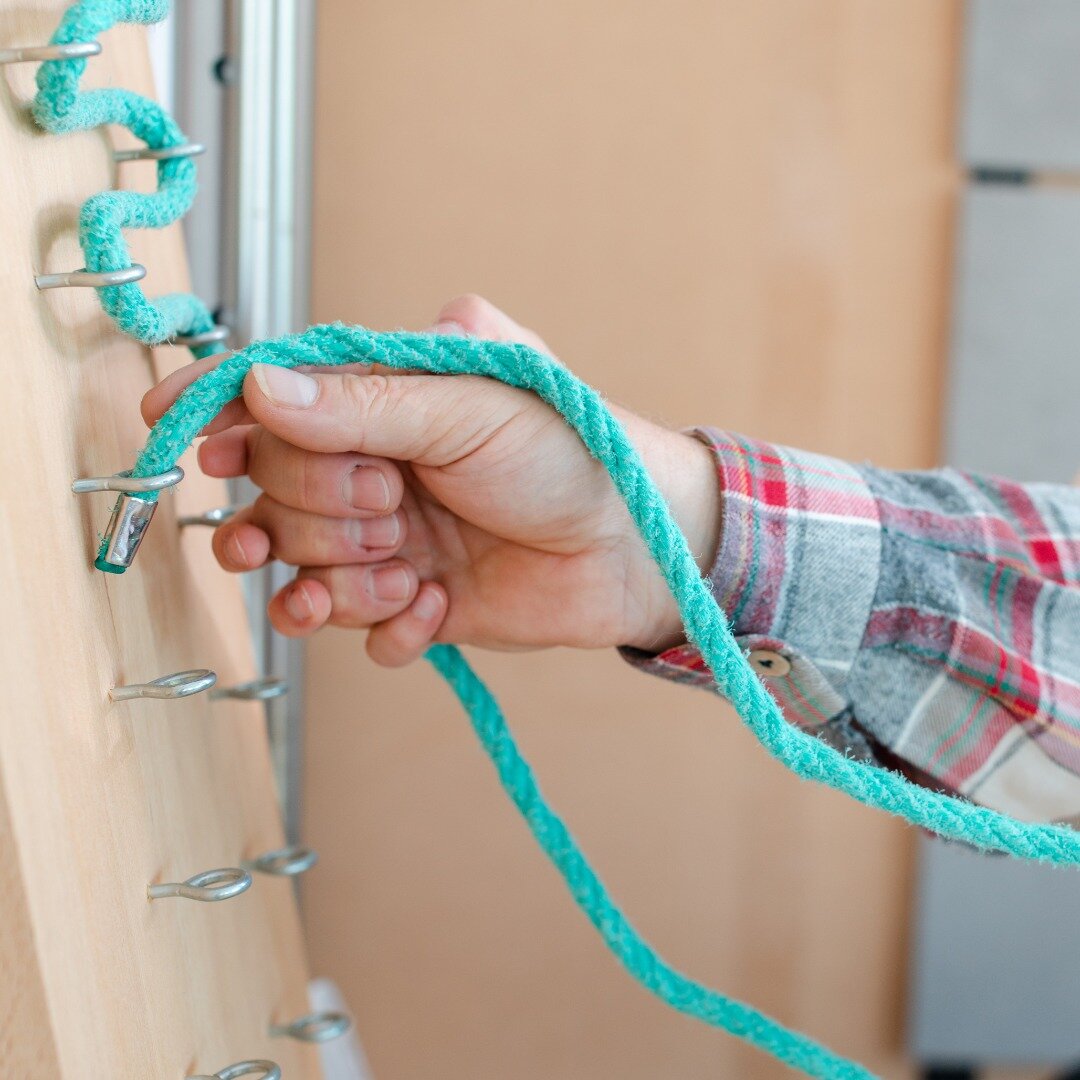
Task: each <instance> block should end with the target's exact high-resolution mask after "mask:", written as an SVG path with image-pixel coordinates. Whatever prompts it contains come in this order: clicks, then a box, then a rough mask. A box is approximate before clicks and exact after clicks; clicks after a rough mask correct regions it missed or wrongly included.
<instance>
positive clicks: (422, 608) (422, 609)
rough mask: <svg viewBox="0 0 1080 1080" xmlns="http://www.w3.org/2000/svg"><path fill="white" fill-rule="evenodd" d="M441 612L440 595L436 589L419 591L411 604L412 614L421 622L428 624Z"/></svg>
mask: <svg viewBox="0 0 1080 1080" xmlns="http://www.w3.org/2000/svg"><path fill="white" fill-rule="evenodd" d="M441 611H442V594H441V593H440V592H439V591H438V590H437V589H421V590H420V592H419V594H418V595H417V597H416V600H415V601H414V602H413V606H412V613H413V614H414V615H415V616H416V617H417V618H418V619H421V620H422V621H423V622H428V621H430V620H431V619H434V618H436V617H437V616H438V614H439V613H440V612H441Z"/></svg>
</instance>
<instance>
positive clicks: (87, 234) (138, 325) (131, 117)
mask: <svg viewBox="0 0 1080 1080" xmlns="http://www.w3.org/2000/svg"><path fill="white" fill-rule="evenodd" d="M168 13H169V0H82V2H81V3H77V4H74V5H73V6H72V7H70V8H68V10H67V11H66V12H65V13H64V17H63V18H62V19H61V21H60V25H59V26H58V27H57V29H56V33H54V34H53V36H52V39H51V40H52V43H53V44H57V45H68V44H71V43H73V42H92V41H95V40H96V38H97V36H98V34H101V33H104V32H105V31H106V30H109V29H110V28H112V27H113V26H115V25H116V24H117V23H120V22H126V23H143V24H146V23H155V22H160V21H161V20H162V19H164V18H165V16H166V15H168ZM86 63H87V61H86V60H49V61H46V62H45V63H43V64H42V65H41V67H40V68H39V69H38V73H37V86H38V92H37V94H36V95H35V97H34V105H33V113H34V119H35V120H36V121H37V123H38V124H39V126H41V127H42V128H44V129H45V130H46V131H49V132H52V133H53V134H54V135H63V134H66V133H68V132H72V131H87V130H89V129H91V128H96V127H101V126H102V125H104V124H116V125H119V126H120V127H124V128H127V129H128V131H130V132H131V133H132V134H133V135H135V136H136V137H137V138H139V139H141V140H142V141H143V142H145V143H146V145H147V147H149V148H150V149H152V150H162V149H166V148H170V147H176V146H183V145H185V144H186V143H187V139H186V138H185V136H184V133H183V132H182V131H181V130H180V127H179V125H178V124H177V123H176V121H175V120H173V118H172V117H171V116H169V114H168V113H167V112H166V111H165V110H164V109H163V108H162V107H161V106H160V105H159V104H158V103H157V102H156V101H151V100H150V99H149V98H145V97H142V95H140V94H136V93H133V92H132V91H131V90H119V89H112V88H108V89H102V90H80V89H79V82H80V80H81V79H82V75H83V72H84V71H85V70H86ZM195 178H196V167H195V162H194V161H192V160H191V159H190V158H185V157H177V158H171V159H168V160H163V161H159V162H158V163H157V190H156V191H155V192H154V193H153V194H152V195H144V194H141V193H139V192H135V191H102V192H100V193H99V194H97V195H91V196H90V198H89V199H87V200H86V202H85V203H83V205H82V209H81V210H80V212H79V245H80V247H81V248H82V250H83V257H84V259H85V264H86V269H87V270H90V271H92V272H99V271H106V270H124V269H126V268H127V267H129V266H130V265H131V255H130V253H129V252H128V247H127V244H126V243H125V242H124V235H123V233H122V231H121V230H122V229H162V228H164V227H165V226H166V225H171V224H172V223H173V222H175V221H179V220H180V218H182V217H183V216H184V215H185V214H186V213H187V212H188V210H190V209H191V204H192V203H193V202H194V200H195V193H196V191H197V184H196V182H195ZM97 293H98V297H99V299H100V300H101V306H102V307H103V308H104V309H105V311H106V313H107V314H108V315H110V316H111V317H112V319H113V320H114V321H115V323H116V325H117V326H118V327H119V328H120V330H122V331H123V332H124V333H125V334H128V335H129V336H131V337H133V338H136V339H137V340H138V341H141V342H143V343H144V344H146V345H160V344H161V343H162V342H165V341H168V340H170V339H171V338H174V337H176V336H177V335H195V334H203V333H206V332H207V331H210V330H213V329H214V319H213V316H212V315H211V314H210V311H209V310H208V309H207V307H206V305H205V304H203V302H202V301H201V300H199V299H197V298H196V297H194V296H192V295H190V294H188V293H172V294H170V295H168V296H161V297H158V298H157V299H156V300H149V299H147V297H146V294H145V293H144V292H143V291H142V289H141V288H140V287H139V286H138V285H137V284H135V283H131V284H128V285H110V286H109V287H107V288H103V289H98V290H97ZM191 351H192V352H193V353H194V354H195V356H197V357H202V356H212V355H214V354H215V353H219V352H223V351H224V346H223V345H222V344H221V343H220V342H213V343H211V344H207V345H199V346H193V347H192V350H191Z"/></svg>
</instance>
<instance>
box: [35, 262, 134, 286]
mask: <svg viewBox="0 0 1080 1080" xmlns="http://www.w3.org/2000/svg"><path fill="white" fill-rule="evenodd" d="M144 277H146V267H145V266H142V265H140V264H139V263H132V264H131V265H130V266H125V267H123V268H122V269H120V270H100V271H98V270H69V271H67V272H66V273H63V274H35V275H34V284H35V285H36V286H37V287H38V288H39V289H41V290H42V291H44V290H45V289H71V288H80V289H108V288H110V287H111V286H113V285H130V284H131V283H132V282H134V281H142V279H143V278H144Z"/></svg>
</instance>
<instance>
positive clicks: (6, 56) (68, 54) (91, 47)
mask: <svg viewBox="0 0 1080 1080" xmlns="http://www.w3.org/2000/svg"><path fill="white" fill-rule="evenodd" d="M100 52H101V45H100V43H98V42H96V41H69V42H67V43H66V44H64V45H27V46H24V47H23V48H19V49H0V64H28V63H35V62H37V61H39V60H83V59H85V58H86V57H88V56H97V55H98V54H99V53H100Z"/></svg>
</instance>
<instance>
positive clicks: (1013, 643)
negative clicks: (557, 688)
mask: <svg viewBox="0 0 1080 1080" xmlns="http://www.w3.org/2000/svg"><path fill="white" fill-rule="evenodd" d="M696 434H697V435H698V437H699V438H701V439H703V440H704V441H705V442H706V443H707V444H708V445H709V446H710V447H711V448H712V450H713V452H714V454H715V457H716V465H717V474H718V477H719V482H720V484H721V487H722V491H723V505H724V512H723V531H722V536H721V542H720V550H719V553H718V555H717V559H716V563H715V565H714V567H713V569H712V571H711V573H710V575H709V580H710V584H711V587H712V590H713V594H714V595H715V597H716V599H717V601H718V602H719V603H720V605H721V606H722V607H723V609H724V610H725V611H726V612H727V614H728V616H729V618H730V619H731V622H732V627H733V630H734V632H735V635H736V638H737V640H738V642H739V644H740V646H741V647H742V648H743V649H744V650H745V651H746V653H747V655H748V659H749V660H750V663H751V665H752V666H754V667H755V669H756V670H757V671H758V672H759V674H761V675H762V676H764V677H765V680H766V685H767V686H768V688H769V690H770V692H771V693H772V694H773V696H774V697H775V698H776V700H777V702H778V703H779V704H780V706H781V708H782V709H783V711H784V714H785V716H786V717H787V719H788V720H789V721H790V722H792V723H795V724H798V725H800V726H801V727H803V728H805V729H806V730H808V731H810V732H812V733H813V734H815V735H817V736H818V737H820V738H823V739H826V740H827V741H829V742H830V743H832V744H833V745H834V746H836V747H838V748H839V749H841V750H843V751H844V752H847V753H850V754H852V755H854V756H857V757H860V758H862V759H864V760H869V761H873V762H876V763H878V764H881V765H887V766H889V767H891V768H898V769H901V770H902V771H903V772H905V773H906V774H907V775H908V776H909V777H910V778H911V779H913V780H916V781H918V782H920V783H924V784H927V785H929V786H932V787H934V788H937V789H939V790H946V791H951V792H954V793H957V794H961V795H964V796H966V797H968V798H970V799H972V800H974V801H977V802H980V803H983V804H985V805H988V806H992V807H994V808H996V809H999V810H1003V811H1006V812H1008V813H1011V814H1014V815H1016V816H1018V817H1021V818H1024V819H1028V820H1041V821H1051V820H1055V821H1070V819H1077V821H1080V587H1078V585H1080V490H1078V489H1074V488H1071V487H1066V486H1063V485H1055V484H1017V483H1012V482H1010V481H1005V480H1001V479H997V478H990V477H982V476H975V475H970V474H966V473H961V472H958V471H956V470H952V469H940V470H934V471H928V472H890V471H888V470H885V469H878V468H874V467H871V466H868V465H861V466H855V465H851V464H848V463H846V462H843V461H838V460H835V459H832V458H828V457H823V456H821V455H817V454H809V453H803V452H801V451H796V450H791V449H788V448H786V447H781V446H773V445H769V444H767V443H763V442H758V441H754V440H751V439H746V438H743V437H741V436H737V435H731V434H728V433H725V432H720V431H714V430H711V429H701V430H699V431H697V432H696ZM623 654H624V656H625V657H626V658H627V659H628V660H629V661H630V662H631V663H632V664H634V665H635V666H637V667H639V668H641V669H643V670H645V671H648V672H652V673H653V674H656V675H660V676H663V677H665V678H669V679H673V680H675V681H677V682H682V683H688V684H692V685H697V686H702V687H707V688H710V689H711V688H712V687H713V683H712V679H711V676H710V674H709V672H708V670H707V668H706V667H705V665H704V663H703V661H702V659H701V656H700V655H699V654H698V652H697V650H696V649H695V648H694V647H693V646H691V645H680V646H676V647H675V648H672V649H669V650H667V651H666V652H663V653H661V654H659V655H650V654H646V653H643V652H640V651H637V650H632V649H624V650H623ZM1073 823H1076V822H1073Z"/></svg>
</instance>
